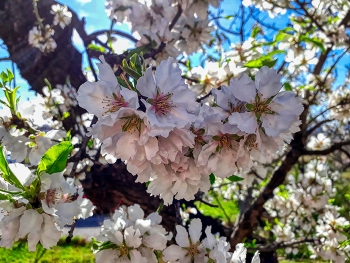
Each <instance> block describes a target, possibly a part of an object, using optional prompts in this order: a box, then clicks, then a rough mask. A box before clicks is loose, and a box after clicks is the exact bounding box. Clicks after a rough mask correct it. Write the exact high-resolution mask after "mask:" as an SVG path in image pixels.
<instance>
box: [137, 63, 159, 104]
mask: <svg viewBox="0 0 350 263" xmlns="http://www.w3.org/2000/svg"><path fill="white" fill-rule="evenodd" d="M136 89H137V90H138V91H139V92H140V93H141V95H142V96H145V97H147V98H151V99H153V97H154V96H155V94H156V83H155V80H154V76H153V72H152V68H151V67H149V68H148V69H146V72H145V75H144V76H142V77H141V78H139V80H138V81H137V84H136Z"/></svg>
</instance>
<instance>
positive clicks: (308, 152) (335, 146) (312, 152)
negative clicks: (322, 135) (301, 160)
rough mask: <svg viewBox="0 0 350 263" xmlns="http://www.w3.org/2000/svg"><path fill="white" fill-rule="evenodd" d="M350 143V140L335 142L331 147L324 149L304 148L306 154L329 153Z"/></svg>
mask: <svg viewBox="0 0 350 263" xmlns="http://www.w3.org/2000/svg"><path fill="white" fill-rule="evenodd" d="M346 145H350V141H345V142H338V143H334V144H333V145H332V146H331V147H329V148H327V149H324V150H315V151H312V150H304V152H303V154H304V155H327V154H330V153H332V152H334V151H337V150H340V149H341V148H342V147H343V146H346Z"/></svg>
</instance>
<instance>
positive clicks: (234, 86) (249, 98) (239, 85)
mask: <svg viewBox="0 0 350 263" xmlns="http://www.w3.org/2000/svg"><path fill="white" fill-rule="evenodd" d="M229 88H230V89H231V92H232V94H233V95H234V96H235V97H236V98H237V99H239V100H241V101H244V102H253V101H254V100H255V95H256V90H255V83H254V81H253V80H252V79H251V78H250V77H249V76H248V75H247V74H243V75H242V76H241V77H240V78H238V79H237V78H232V79H231V81H230V86H229Z"/></svg>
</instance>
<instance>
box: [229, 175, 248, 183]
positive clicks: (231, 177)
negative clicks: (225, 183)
mask: <svg viewBox="0 0 350 263" xmlns="http://www.w3.org/2000/svg"><path fill="white" fill-rule="evenodd" d="M227 179H229V180H230V181H231V182H239V181H243V180H244V178H242V177H238V176H237V175H231V176H230V177H228V178H227Z"/></svg>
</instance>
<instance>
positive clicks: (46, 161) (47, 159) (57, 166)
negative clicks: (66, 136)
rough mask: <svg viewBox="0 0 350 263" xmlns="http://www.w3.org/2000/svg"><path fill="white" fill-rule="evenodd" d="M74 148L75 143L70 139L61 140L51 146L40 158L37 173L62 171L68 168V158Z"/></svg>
mask: <svg viewBox="0 0 350 263" xmlns="http://www.w3.org/2000/svg"><path fill="white" fill-rule="evenodd" d="M72 150H73V145H72V143H71V142H68V141H64V142H60V143H59V144H56V145H54V146H52V147H51V148H49V149H48V150H47V151H46V153H45V154H44V156H43V157H42V158H41V160H40V163H39V165H38V168H37V174H38V175H40V174H41V173H43V172H46V173H48V174H53V173H58V172H62V171H63V170H64V168H66V164H67V159H68V156H69V154H70V152H71V151H72Z"/></svg>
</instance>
